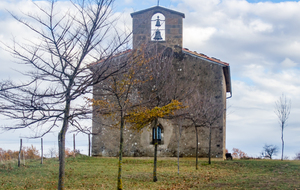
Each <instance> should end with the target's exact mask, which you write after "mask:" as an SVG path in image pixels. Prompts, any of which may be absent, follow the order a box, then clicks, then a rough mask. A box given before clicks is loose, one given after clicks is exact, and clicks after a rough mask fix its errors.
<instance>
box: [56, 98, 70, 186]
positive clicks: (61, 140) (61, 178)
mask: <svg viewBox="0 0 300 190" xmlns="http://www.w3.org/2000/svg"><path fill="white" fill-rule="evenodd" d="M67 97H68V96H67ZM69 113H70V101H67V102H66V107H65V114H64V120H63V126H62V128H61V130H60V132H59V134H58V154H59V174H58V186H57V189H58V190H64V188H65V187H64V183H65V158H66V153H65V144H66V133H67V130H68V124H69Z"/></svg>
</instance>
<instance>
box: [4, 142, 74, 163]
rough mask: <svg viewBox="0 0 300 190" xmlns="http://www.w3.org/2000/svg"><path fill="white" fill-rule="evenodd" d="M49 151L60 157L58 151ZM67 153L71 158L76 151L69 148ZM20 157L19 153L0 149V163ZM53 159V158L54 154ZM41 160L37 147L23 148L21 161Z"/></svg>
mask: <svg viewBox="0 0 300 190" xmlns="http://www.w3.org/2000/svg"><path fill="white" fill-rule="evenodd" d="M49 151H52V152H51V153H53V155H54V156H55V157H58V154H57V152H56V151H55V152H54V151H53V150H49ZM65 152H66V157H70V156H73V155H74V151H71V150H70V149H69V148H66V150H65ZM75 153H79V151H78V150H76V151H75ZM18 156H19V151H13V150H4V149H2V148H0V161H8V160H17V159H18ZM51 157H53V156H52V154H51ZM40 158H41V155H40V151H39V150H37V149H36V147H34V146H33V145H31V146H29V147H23V148H22V151H21V159H26V160H27V159H40Z"/></svg>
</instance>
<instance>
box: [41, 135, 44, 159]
mask: <svg viewBox="0 0 300 190" xmlns="http://www.w3.org/2000/svg"><path fill="white" fill-rule="evenodd" d="M43 149H44V147H43V138H41V164H43V158H44V152H43Z"/></svg>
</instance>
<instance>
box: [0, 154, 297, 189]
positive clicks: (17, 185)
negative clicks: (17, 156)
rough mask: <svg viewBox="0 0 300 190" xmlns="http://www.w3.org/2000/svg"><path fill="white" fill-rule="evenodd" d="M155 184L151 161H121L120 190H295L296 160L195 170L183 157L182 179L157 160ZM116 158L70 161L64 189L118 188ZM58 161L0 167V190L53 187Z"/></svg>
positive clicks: (168, 162)
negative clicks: (156, 179) (121, 179)
mask: <svg viewBox="0 0 300 190" xmlns="http://www.w3.org/2000/svg"><path fill="white" fill-rule="evenodd" d="M158 159H159V161H158V182H155V183H154V182H152V171H153V159H152V158H149V159H139V158H124V161H123V187H124V189H128V190H134V189H147V190H148V189H155V190H156V189H293V190H294V189H299V190H300V161H279V160H233V161H213V162H212V164H211V165H208V164H206V163H207V161H206V160H202V159H201V161H200V163H199V166H200V167H199V170H197V171H196V170H195V159H194V158H181V161H180V165H181V168H180V175H178V174H177V160H176V159H175V158H172V159H161V158H158ZM117 169H118V159H117V158H90V157H86V156H78V157H76V158H68V159H67V163H66V183H65V187H66V189H116V187H117ZM57 177H58V160H57V159H45V160H44V164H43V165H41V164H40V163H39V161H38V160H31V161H27V162H26V165H25V166H22V167H20V168H18V167H17V163H16V162H5V163H4V164H3V163H2V164H1V165H0V189H55V188H56V187H57Z"/></svg>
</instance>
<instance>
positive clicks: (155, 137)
mask: <svg viewBox="0 0 300 190" xmlns="http://www.w3.org/2000/svg"><path fill="white" fill-rule="evenodd" d="M157 145H158V142H157V119H155V120H154V166H153V182H156V181H157V175H156V162H157Z"/></svg>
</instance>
